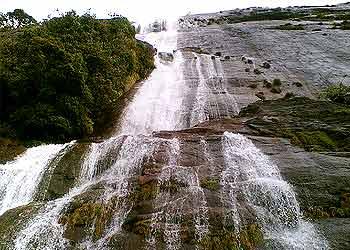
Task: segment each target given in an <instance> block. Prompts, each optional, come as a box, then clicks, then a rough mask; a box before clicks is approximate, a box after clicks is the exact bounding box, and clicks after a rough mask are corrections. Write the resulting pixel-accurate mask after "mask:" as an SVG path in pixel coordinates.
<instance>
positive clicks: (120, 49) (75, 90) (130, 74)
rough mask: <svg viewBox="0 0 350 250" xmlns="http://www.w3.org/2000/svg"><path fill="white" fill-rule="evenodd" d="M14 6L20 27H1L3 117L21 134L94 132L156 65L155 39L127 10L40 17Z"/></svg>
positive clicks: (61, 136) (52, 136) (48, 136)
mask: <svg viewBox="0 0 350 250" xmlns="http://www.w3.org/2000/svg"><path fill="white" fill-rule="evenodd" d="M13 13H15V15H14V17H13V18H14V19H13V20H15V21H13V22H12V21H7V22H9V23H10V24H11V25H10V26H11V27H12V28H15V29H2V30H1V31H0V90H1V91H0V121H1V122H2V123H3V124H7V125H8V126H9V128H10V130H12V131H15V136H18V137H20V138H22V139H40V140H67V139H73V138H81V137H85V136H89V135H91V134H92V133H93V132H94V130H95V128H96V127H99V126H103V125H105V124H108V123H109V122H110V121H111V119H112V117H113V112H114V111H115V110H116V109H117V106H118V100H119V98H120V97H121V96H122V95H123V94H124V93H125V92H126V91H127V90H128V89H129V88H130V86H131V85H132V84H134V83H135V82H136V81H139V80H141V79H144V78H146V77H147V76H148V75H149V74H150V72H151V71H152V70H153V68H154V62H153V51H152V49H151V47H150V46H149V45H147V44H145V43H143V42H140V41H137V40H136V39H135V28H134V27H133V26H132V25H131V23H130V22H129V21H128V20H127V19H126V18H123V17H120V16H116V17H114V18H112V19H109V20H98V19H96V17H95V16H93V15H90V14H84V15H82V16H78V15H77V14H76V13H75V12H74V11H71V12H68V13H65V14H63V15H62V16H60V17H55V18H52V19H49V20H45V21H43V22H42V23H36V22H34V21H33V20H32V19H31V18H30V16H28V15H27V14H25V13H24V12H23V13H22V12H19V11H17V10H15V11H14V12H13ZM7 16H9V15H7ZM11 17H12V16H11ZM1 18H2V19H1V20H4V15H1ZM9 20H12V19H9ZM25 24H26V25H25ZM28 24H30V25H28Z"/></svg>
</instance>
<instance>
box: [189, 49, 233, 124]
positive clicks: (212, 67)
mask: <svg viewBox="0 0 350 250" xmlns="http://www.w3.org/2000/svg"><path fill="white" fill-rule="evenodd" d="M192 57H193V59H192V60H193V61H195V65H196V67H195V69H193V68H192V69H191V72H192V74H195V72H196V74H197V78H198V84H197V88H196V95H195V100H194V101H195V103H194V105H193V106H194V107H193V110H192V114H191V119H190V125H191V126H194V125H196V124H198V123H201V122H204V121H208V120H213V119H220V118H227V117H232V116H233V115H236V114H238V112H239V108H238V106H237V102H236V100H235V98H234V97H233V96H232V95H231V94H230V93H229V92H228V90H227V81H226V79H225V75H224V70H223V67H222V64H221V61H220V60H219V59H217V58H216V57H214V58H212V57H211V56H210V55H206V54H197V53H194V52H192ZM194 78H196V77H194Z"/></svg>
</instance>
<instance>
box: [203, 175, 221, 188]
mask: <svg viewBox="0 0 350 250" xmlns="http://www.w3.org/2000/svg"><path fill="white" fill-rule="evenodd" d="M200 186H201V187H202V188H205V189H208V190H210V191H218V190H219V189H220V182H219V180H217V179H212V178H206V179H204V180H202V181H201V182H200Z"/></svg>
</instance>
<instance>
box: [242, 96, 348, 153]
mask: <svg viewBox="0 0 350 250" xmlns="http://www.w3.org/2000/svg"><path fill="white" fill-rule="evenodd" d="M349 114H350V106H349V105H344V104H338V103H334V102H329V101H320V100H311V99H308V98H306V97H294V98H293V97H292V98H281V99H277V100H268V101H264V102H256V103H254V104H250V105H249V106H248V107H246V108H244V109H242V110H241V112H240V117H246V118H247V117H249V118H250V119H249V120H248V121H247V122H246V125H247V126H248V127H250V128H251V129H252V130H253V131H254V133H256V134H258V135H264V136H276V137H285V138H289V139H290V141H291V143H293V144H294V145H297V146H300V147H302V148H304V149H305V150H307V151H341V152H348V151H350V129H349V127H348V124H349V123H350V115H349ZM268 117H273V118H274V119H267V118H268Z"/></svg>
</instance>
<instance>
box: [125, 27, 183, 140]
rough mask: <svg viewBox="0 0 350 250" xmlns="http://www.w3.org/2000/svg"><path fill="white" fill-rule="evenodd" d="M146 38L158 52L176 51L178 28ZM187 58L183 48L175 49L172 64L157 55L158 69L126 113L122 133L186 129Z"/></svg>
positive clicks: (152, 34)
mask: <svg viewBox="0 0 350 250" xmlns="http://www.w3.org/2000/svg"><path fill="white" fill-rule="evenodd" d="M142 38H143V39H144V40H145V41H147V42H149V43H151V44H153V45H155V47H156V48H157V49H158V52H169V53H173V50H175V49H176V45H177V32H176V31H172V30H171V31H167V32H160V33H150V34H147V35H144V37H142ZM183 61H184V59H183V57H182V54H181V52H180V51H177V52H175V54H174V61H173V62H172V63H166V62H162V61H161V59H159V58H158V57H156V58H155V64H156V69H155V70H154V71H153V73H152V74H151V76H150V77H149V79H147V80H146V81H145V82H144V83H143V84H142V86H141V87H140V89H138V91H137V93H136V96H135V97H134V99H133V101H132V102H131V103H130V105H129V106H128V107H127V108H126V109H125V111H124V113H123V115H122V117H123V120H122V122H121V129H120V133H121V134H129V135H130V134H143V135H146V134H150V133H152V132H153V131H160V130H178V129H183V128H185V126H186V124H185V120H184V117H185V113H186V110H185V107H184V105H183V101H184V93H185V91H186V85H185V81H184V79H183V74H182V64H183Z"/></svg>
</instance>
